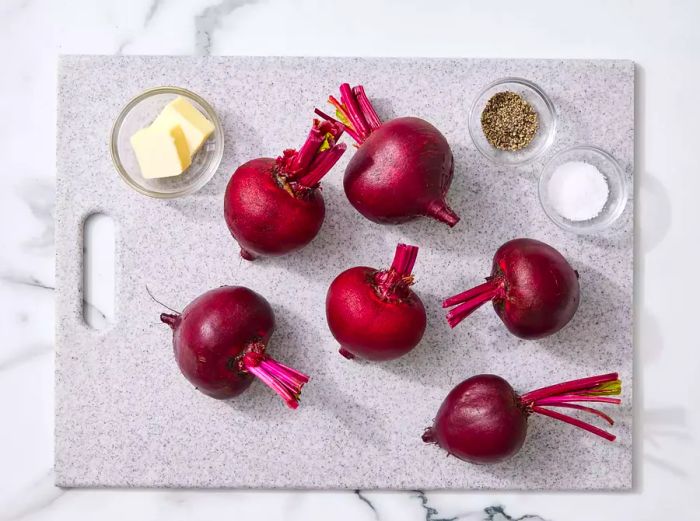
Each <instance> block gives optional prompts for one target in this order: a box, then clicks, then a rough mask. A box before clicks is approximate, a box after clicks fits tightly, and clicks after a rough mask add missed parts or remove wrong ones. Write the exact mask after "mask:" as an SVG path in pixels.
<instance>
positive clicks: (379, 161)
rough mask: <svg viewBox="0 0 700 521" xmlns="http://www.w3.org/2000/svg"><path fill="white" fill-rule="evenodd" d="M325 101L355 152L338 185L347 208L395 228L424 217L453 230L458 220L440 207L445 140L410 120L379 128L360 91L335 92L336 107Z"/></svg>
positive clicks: (446, 184) (448, 154)
mask: <svg viewBox="0 0 700 521" xmlns="http://www.w3.org/2000/svg"><path fill="white" fill-rule="evenodd" d="M329 101H330V102H331V103H332V104H333V105H334V106H335V108H336V115H337V117H338V118H340V119H341V120H342V123H341V122H339V121H336V120H334V119H333V118H331V117H330V116H328V115H326V114H324V113H323V112H321V111H319V110H316V113H317V114H318V115H320V116H321V117H323V118H325V119H327V120H329V121H333V122H334V123H337V124H340V125H343V127H344V128H345V131H346V132H347V133H348V134H349V135H350V136H351V137H352V138H353V139H354V140H355V141H356V142H357V144H358V145H359V148H358V150H357V152H356V153H355V155H354V156H353V158H352V159H351V160H350V162H349V163H348V166H347V168H346V170H345V178H344V181H343V185H344V187H345V194H346V195H347V197H348V200H349V201H350V203H351V204H352V205H353V206H354V207H355V208H356V209H357V211H359V212H360V213H361V214H362V215H364V216H365V217H366V218H367V219H369V220H371V221H374V222H377V223H382V224H398V223H402V222H406V221H409V220H411V219H413V218H415V217H418V216H420V215H425V216H429V217H432V218H434V219H437V220H438V221H442V222H444V223H447V224H448V225H449V226H454V225H455V224H457V222H458V221H459V217H458V216H457V214H455V213H454V212H453V211H452V209H451V208H450V207H449V206H448V205H447V203H446V202H445V196H446V195H447V191H448V190H449V188H450V183H451V182H452V174H453V171H454V162H453V157H452V150H450V145H449V144H448V143H447V140H446V139H445V136H443V135H442V134H441V133H440V131H439V130H438V129H437V128H435V127H434V126H433V125H431V124H430V123H428V122H427V121H425V120H422V119H420V118H415V117H404V118H396V119H392V120H391V121H387V122H384V123H382V122H381V121H380V119H379V116H378V115H377V113H376V112H375V110H374V108H373V107H372V104H371V103H370V101H369V99H368V98H367V96H366V95H365V91H364V89H363V87H362V86H361V85H358V86H357V87H354V88H350V85H348V84H347V83H344V84H342V85H341V86H340V101H338V100H336V99H335V98H334V97H333V96H331V97H330V98H329Z"/></svg>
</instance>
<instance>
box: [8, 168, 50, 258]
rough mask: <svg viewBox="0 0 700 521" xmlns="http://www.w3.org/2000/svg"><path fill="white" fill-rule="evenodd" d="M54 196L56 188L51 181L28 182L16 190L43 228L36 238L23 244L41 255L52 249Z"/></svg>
mask: <svg viewBox="0 0 700 521" xmlns="http://www.w3.org/2000/svg"><path fill="white" fill-rule="evenodd" d="M55 194H56V188H55V186H54V183H53V181H51V182H48V181H45V180H39V179H34V180H29V181H27V182H25V183H23V184H22V185H21V186H20V187H19V188H18V189H17V195H18V196H19V197H20V198H21V199H22V201H23V202H24V203H25V204H26V205H27V207H28V208H29V211H30V212H31V214H32V216H33V217H34V218H35V219H36V220H37V221H39V222H40V223H41V225H42V227H43V230H42V232H41V234H40V235H39V236H38V237H37V236H35V237H32V238H30V239H28V240H27V241H26V242H25V245H26V246H27V248H29V249H32V250H35V251H40V252H42V253H43V252H47V251H49V250H51V249H52V248H53V243H54V218H53V215H54V206H55Z"/></svg>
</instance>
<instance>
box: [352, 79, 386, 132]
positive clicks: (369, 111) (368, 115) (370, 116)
mask: <svg viewBox="0 0 700 521" xmlns="http://www.w3.org/2000/svg"><path fill="white" fill-rule="evenodd" d="M352 92H353V94H355V97H356V98H357V102H358V103H359V104H360V109H361V110H362V113H363V114H364V116H365V119H366V120H367V123H368V124H369V126H370V127H371V128H372V130H377V129H378V128H379V127H381V126H382V120H381V119H379V116H378V115H377V111H375V110H374V107H373V106H372V102H370V101H369V98H368V97H367V94H365V88H364V87H363V86H362V85H358V86H357V87H353V89H352Z"/></svg>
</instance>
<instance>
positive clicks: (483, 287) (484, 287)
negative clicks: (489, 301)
mask: <svg viewBox="0 0 700 521" xmlns="http://www.w3.org/2000/svg"><path fill="white" fill-rule="evenodd" d="M495 284H496V283H495V282H494V281H493V280H492V279H487V280H486V282H484V283H483V284H479V285H478V286H475V287H473V288H471V289H468V290H467V291H463V292H462V293H459V294H457V295H453V296H451V297H449V298H446V299H445V300H443V302H442V307H443V308H449V307H452V306H454V305H456V304H461V303H462V302H466V301H467V300H471V299H473V298H474V297H476V296H477V295H481V294H482V293H486V292H487V291H490V290H492V289H493V288H494V286H495Z"/></svg>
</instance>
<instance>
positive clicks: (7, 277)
mask: <svg viewBox="0 0 700 521" xmlns="http://www.w3.org/2000/svg"><path fill="white" fill-rule="evenodd" d="M0 280H2V281H5V282H8V283H10V284H18V285H21V286H29V287H32V288H39V289H45V290H50V291H53V290H54V289H56V288H54V287H53V286H50V285H48V284H46V283H44V282H41V281H40V280H39V279H37V278H36V277H34V276H33V275H27V276H25V275H19V274H17V273H12V272H9V273H3V274H0Z"/></svg>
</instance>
